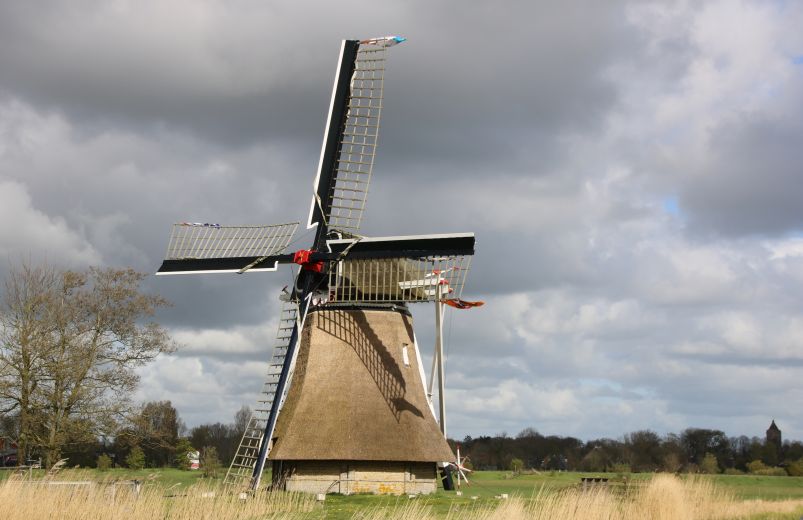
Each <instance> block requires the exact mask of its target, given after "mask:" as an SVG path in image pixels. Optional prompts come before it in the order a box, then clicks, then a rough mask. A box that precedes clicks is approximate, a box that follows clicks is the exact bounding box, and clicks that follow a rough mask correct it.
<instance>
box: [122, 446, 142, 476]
mask: <svg viewBox="0 0 803 520" xmlns="http://www.w3.org/2000/svg"><path fill="white" fill-rule="evenodd" d="M125 464H126V466H128V467H129V468H131V469H135V470H136V469H143V468H144V467H145V453H144V452H143V451H142V448H140V447H139V446H134V447H133V448H131V451H130V452H129V454H128V457H126V458H125Z"/></svg>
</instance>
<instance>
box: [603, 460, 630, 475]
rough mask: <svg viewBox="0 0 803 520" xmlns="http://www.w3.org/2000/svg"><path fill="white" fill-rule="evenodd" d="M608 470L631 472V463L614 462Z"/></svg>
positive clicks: (612, 471)
mask: <svg viewBox="0 0 803 520" xmlns="http://www.w3.org/2000/svg"><path fill="white" fill-rule="evenodd" d="M608 471H609V472H611V473H622V474H624V473H630V464H625V463H623V462H618V463H616V464H613V465H612V466H611V467H610V468H608Z"/></svg>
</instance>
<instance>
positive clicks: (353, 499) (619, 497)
mask: <svg viewBox="0 0 803 520" xmlns="http://www.w3.org/2000/svg"><path fill="white" fill-rule="evenodd" d="M9 473H10V472H8V471H3V472H0V479H7V478H8V475H9ZM43 474H44V472H43V471H41V470H37V471H34V474H33V475H32V477H33V480H38V479H40V478H41V476H42V475H43ZM473 475H474V477H473V478H472V484H471V485H470V486H464V487H463V489H462V492H463V494H462V496H457V495H456V494H455V493H454V492H445V491H442V490H441V491H438V492H437V493H435V494H434V495H430V496H420V497H415V498H409V497H407V496H402V497H388V496H373V495H355V496H341V495H328V496H327V497H326V500H325V501H324V502H323V503H318V502H316V501H315V500H314V498H313V497H310V496H302V497H290V498H287V497H286V495H287V494H284V495H285V498H280V499H278V500H279V503H278V505H277V504H274V503H273V502H270V503H268V502H266V503H265V504H263V505H262V506H260V507H261V509H260V507H258V504H249V505H247V506H246V505H244V503H238V501H237V500H234V499H233V498H224V497H225V496H226V495H229V496H231V494H230V493H225V492H222V491H221V490H220V489H215V488H216V487H217V486H218V485H219V481H216V480H214V479H203V478H201V475H200V473H199V472H189V471H180V470H175V469H160V470H147V469H146V470H141V471H131V470H125V469H114V470H109V471H105V472H100V471H97V470H90V469H86V470H82V469H78V470H67V471H63V472H62V473H61V474H60V475H59V477H58V478H59V479H61V480H70V481H93V482H100V481H105V482H110V481H115V480H117V481H125V480H133V479H136V480H140V481H142V482H143V483H144V484H143V486H144V487H143V490H144V491H143V493H144V496H147V497H148V498H146V499H140V500H139V502H143V500H144V501H145V502H148V501H150V502H152V504H151V505H150V506H149V507H151V508H153V507H156V508H157V509H160V508H161V510H163V511H164V513H165V514H166V517H168V518H170V517H173V516H174V515H177V516H176V517H181V518H184V516H182V515H183V514H184V513H185V512H187V511H190V510H192V508H195V507H201V508H202V509H201V510H200V512H198V514H200V516H199V518H216V517H221V518H222V517H228V514H229V513H230V512H235V513H236V512H237V511H239V513H241V514H242V516H243V517H249V518H252V517H253V516H251V514H250V513H253V512H254V511H257V510H259V511H263V512H265V513H266V515H267V513H268V512H270V511H273V510H276V511H280V512H279V513H276V514H277V517H286V516H288V511H283V512H282V511H281V510H282V508H283V507H284V508H286V507H291V508H292V511H293V514H292V516H294V517H296V518H332V519H339V518H353V517H355V516H356V517H360V518H384V517H392V518H417V517H421V516H427V517H432V516H436V517H451V518H462V517H463V516H466V515H467V516H468V517H474V518H484V517H486V516H488V515H490V516H495V517H499V518H503V517H506V516H510V515H513V516H512V517H515V518H534V517H538V515H537V513H536V511H540V510H541V509H544V508H550V507H551V508H553V509H554V508H558V509H554V511H553V509H549V511H552V513H553V514H558V513H557V511H558V510H560V509H559V508H560V507H568V506H566V504H567V503H574V502H577V503H578V504H579V503H583V504H585V502H583V501H584V500H585V501H586V502H588V501H591V502H594V501H595V500H596V502H594V504H596V505H593V506H591V505H588V504H585V505H584V506H582V507H583V508H584V510H585V509H589V508H591V509H594V508H596V509H599V511H601V512H602V513H600V514H601V515H602V516H599V515H596V514H594V515H591V516H589V515H585V514H584V515H580V516H577V517H578V518H598V517H599V518H611V519H612V518H630V517H633V516H632V515H631V513H630V512H627V511H630V509H627V508H631V509H632V507H636V506H635V505H633V504H642V502H644V504H647V505H644V504H642V506H643V507H658V506H655V505H654V504H653V502H655V500H656V499H655V498H654V497H653V498H649V497H650V496H653V495H654V496H657V497H661V496H662V495H667V496H668V499H671V500H676V501H679V503H680V504H686V503H697V502H700V503H705V502H706V501H708V502H711V503H714V502H716V503H718V504H721V507H719V509H715V511H720V510H721V511H723V512H733V511H737V510H738V511H742V510H741V509H735V508H736V507H737V506H739V504H742V506H739V507H743V508H744V510H743V511H742V513H744V514H742V515H741V516H739V515H736V516H716V517H717V518H736V517H743V518H754V519H759V518H767V519H769V518H773V519H785V520H798V519H799V518H801V516H803V478H801V477H765V476H752V475H735V476H732V475H714V476H694V477H690V476H681V477H679V478H675V477H671V476H664V477H661V478H663V479H664V480H663V481H662V480H660V479H657V480H659V484H661V485H663V486H664V488H663V491H661V490H660V489H659V490H658V491H655V489H654V488H656V486H657V485H658V484H656V482H655V481H653V477H654V475H652V474H627V475H621V474H620V475H617V474H592V473H574V472H558V473H537V474H524V475H518V476H514V475H512V474H511V473H509V472H490V471H489V472H475V473H474V474H473ZM581 476H603V477H607V478H609V479H610V482H609V485H608V487H607V488H606V489H604V490H602V491H601V493H602V495H600V496H597V495H598V494H599V493H598V492H597V491H594V492H592V493H587V492H586V493H582V492H580V491H579V486H578V484H579V480H580V477H581ZM670 481H671V482H670ZM668 482H669V483H672V482H673V484H671V485H669V484H668ZM673 486H674V487H673ZM36 487H37V486H31V485H24V486H16V487H15V486H5V485H3V484H0V495H5V499H6V500H13V499H14V497H16V498H18V499H19V500H23V499H24V497H28V500H30V497H32V496H33V495H31V493H33V491H31V490H32V489H33V488H36ZM38 488H41V489H39V490H37V491H36V492H37V493H45V494H47V493H52V492H51V491H43V490H44V489H45V488H43V487H41V486H38ZM101 488H102V486H98V489H101ZM65 489H66V488H65ZM65 489H61V490H60V491H59V492H60V493H65V492H66V491H65ZM210 489H213V490H214V491H215V496H216V497H217V498H213V499H212V500H213V501H214V504H215V505H214V507H211V508H209V507H206V508H204V507H205V506H204V500H205V499H208V498H209V495H210V493H209V490H210ZM678 489H680V491H678ZM14 490H16V491H14ZM699 490H702V491H699ZM70 493H72V494H71V495H70V499H69V500H68V501H72V502H75V496H74V495H75V494H74V492H70ZM98 493H100V492H98ZM204 493H205V494H204ZM684 493H685V494H686V495H688V497H686V498H681V499H679V498H678V496H680V495H683V494H684ZM502 494H507V495H508V496H509V497H510V498H509V499H508V500H502V499H500V498H496V497H498V496H500V495H502ZM651 494H652V495H651ZM704 495H705V496H704ZM93 497H94V498H92V497H89V498H87V500H88V501H92V500H101V502H103V501H104V500H105V501H106V502H108V492H106V494H105V495H102V496H101V494H98V496H94V495H93ZM99 497H100V498H99ZM104 497H105V498H104ZM689 497H691V498H689ZM694 497H697V498H694ZM699 497H703V498H699ZM706 497H708V498H706ZM59 500H61V499H59ZM270 500H274V501H275V500H276V499H275V498H274V499H270ZM650 500H652V502H650ZM572 501H574V502H572ZM578 501H579V502H578ZM659 501H660V500H659ZM695 501H696V502H695ZM106 502H103V504H105V503H106ZM207 502H208V500H207ZM256 502H259V501H258V500H257V501H256ZM3 503H5V504H8V502H3ZM199 504H200V505H199ZM282 504H283V505H282ZM287 504H291V506H288V505H287ZM650 504H653V505H650ZM208 505H209V506H212V505H213V503H212V502H209V503H208ZM625 506H627V507H625ZM631 506H632V507H631ZM103 507H106V506H105V505H104V506H103ZM244 507H245V508H246V509H247V510H246V509H243V510H239V509H238V508H244ZM574 507H575V508H577V507H580V506H578V505H577V504H575V506H574ZM639 507H641V506H639ZM673 507H679V506H673ZM695 507H697V508H698V509H700V507H701V506H695ZM227 508H228V509H227ZM539 508H540V509H539ZM623 508H625V509H627V511H625V509H623ZM17 509H19V508H17ZM22 509H24V508H22ZM596 509H595V510H596ZM133 511H134V510H133V509H131V510H130V512H132V515H133ZM606 511H607V513H606ZM612 511H613V513H611V512H612ZM695 511H697V510H695ZM700 511H702V509H700ZM706 511H707V510H706ZM179 513H180V514H179ZM213 513H214V514H213ZM247 513H248V514H247ZM603 513H604V514H603ZM109 514H111V516H114V514H112V513H111V512H109ZM109 514H107V515H106V516H105V517H108V516H109ZM712 514H713V513H711V512H710V511H709V512H708V513H705V514H704V515H703V516H697V513H694V514H688V515H685V516H684V515H680V516H673V515H670V516H661V518H667V519H674V518H678V519H691V518H709V517H714V516H711V515H712ZM740 514H741V513H740ZM210 515H212V516H210ZM611 515H613V516H611ZM706 515H707V516H706ZM0 516H3V517H4V518H6V517H5V515H1V514H0ZM190 516H191V515H190ZM637 516H638V515H636V516H635V517H637ZM77 517H78V518H83V517H82V516H77ZM99 517H104V516H103V515H100V516H99ZM131 517H132V518H135V517H136V516H135V515H134V516H131ZM188 517H189V516H188ZM238 517H239V514H234V515H233V516H231V518H238ZM263 517H270V515H267V516H265V515H261V514H260V515H257V516H256V517H253V518H263ZM20 518H25V520H33V519H35V518H38V516H37V514H36V513H35V512H31V513H29V514H26V515H25V516H20Z"/></svg>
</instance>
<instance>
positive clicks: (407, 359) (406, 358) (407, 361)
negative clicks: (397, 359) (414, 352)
mask: <svg viewBox="0 0 803 520" xmlns="http://www.w3.org/2000/svg"><path fill="white" fill-rule="evenodd" d="M402 360H403V361H404V366H406V367H409V366H410V354H408V353H407V343H402Z"/></svg>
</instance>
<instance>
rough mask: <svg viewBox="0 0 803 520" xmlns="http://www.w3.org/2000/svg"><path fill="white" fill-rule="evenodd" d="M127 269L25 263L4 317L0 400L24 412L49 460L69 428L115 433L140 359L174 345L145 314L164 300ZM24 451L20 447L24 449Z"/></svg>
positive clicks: (24, 425) (32, 441) (12, 279)
mask: <svg viewBox="0 0 803 520" xmlns="http://www.w3.org/2000/svg"><path fill="white" fill-rule="evenodd" d="M144 277H145V275H144V274H142V273H137V272H135V271H133V270H131V269H97V268H90V269H89V270H87V271H85V272H73V271H60V270H56V269H54V268H52V267H31V266H29V265H25V264H24V265H22V266H20V267H19V268H14V269H13V270H12V272H11V273H10V275H9V277H8V279H7V281H6V294H5V308H4V310H3V316H2V318H0V325H2V330H0V334H2V336H0V337H2V345H0V363H1V364H2V367H0V403H2V404H3V407H4V408H3V409H4V410H7V411H13V410H18V411H19V413H20V438H21V439H22V441H23V446H25V447H24V448H23V449H22V450H20V452H21V453H25V450H27V449H28V447H34V446H35V447H37V448H38V449H39V450H41V451H42V452H43V454H44V456H45V460H46V462H47V463H48V464H50V463H52V462H54V461H56V460H58V459H59V455H60V453H61V448H62V447H63V445H64V442H65V441H66V439H67V438H76V437H81V436H85V435H86V434H102V433H109V432H110V430H111V429H113V427H114V424H115V423H116V421H117V420H118V419H120V418H121V417H122V416H123V414H124V413H125V412H126V411H127V410H128V409H129V407H130V404H131V403H130V399H129V395H130V394H131V392H132V391H133V390H134V389H135V388H136V385H137V383H138V376H137V374H136V372H135V369H136V368H137V367H140V366H143V365H144V364H146V363H147V362H149V361H151V360H153V359H154V358H155V357H156V356H157V355H158V354H160V353H163V352H170V351H172V350H174V348H175V347H174V344H173V342H172V341H171V339H170V338H169V336H168V334H167V332H166V331H165V330H164V329H163V328H162V327H161V326H159V325H158V324H156V323H154V322H145V321H144V320H147V319H149V318H151V317H152V316H153V315H154V313H155V311H156V309H158V308H159V307H162V306H165V305H166V304H167V302H166V301H165V300H164V299H162V298H160V297H159V296H155V295H149V294H145V293H143V292H141V291H140V288H139V286H140V284H141V282H142V280H143V278H144ZM20 458H21V459H22V457H20Z"/></svg>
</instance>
